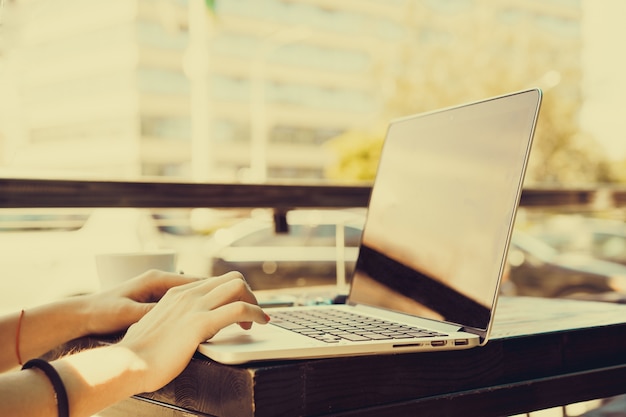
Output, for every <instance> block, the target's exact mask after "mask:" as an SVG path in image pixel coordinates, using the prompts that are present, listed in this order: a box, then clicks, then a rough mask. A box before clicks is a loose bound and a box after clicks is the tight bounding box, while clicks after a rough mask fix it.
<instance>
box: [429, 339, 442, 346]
mask: <svg viewBox="0 0 626 417" xmlns="http://www.w3.org/2000/svg"><path fill="white" fill-rule="evenodd" d="M430 345H431V346H445V345H446V341H445V340H433V341H432V342H430Z"/></svg>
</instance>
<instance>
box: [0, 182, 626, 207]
mask: <svg viewBox="0 0 626 417" xmlns="http://www.w3.org/2000/svg"><path fill="white" fill-rule="evenodd" d="M370 191H371V187H370V186H369V185H311V184H232V183H231V184H218V183H186V182H165V181H150V182H148V181H135V182H121V181H76V180H43V179H0V208H26V207H28V208H53V207H61V208H64V207H71V208H84V207H138V208H195V207H210V208H257V207H263V208H274V209H279V210H283V209H291V208H345V207H365V206H367V203H368V200H369V195H370ZM520 206H522V207H542V208H562V209H567V210H580V211H586V210H608V209H614V208H623V207H626V187H611V186H597V187H588V188H567V189H565V188H525V189H524V190H523V192H522V197H521V201H520Z"/></svg>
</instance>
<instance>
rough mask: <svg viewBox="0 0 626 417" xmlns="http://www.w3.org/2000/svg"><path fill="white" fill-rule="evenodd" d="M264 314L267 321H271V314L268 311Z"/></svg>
mask: <svg viewBox="0 0 626 417" xmlns="http://www.w3.org/2000/svg"><path fill="white" fill-rule="evenodd" d="M264 314H265V322H268V321H270V320H271V318H270V316H269V314H267V313H264Z"/></svg>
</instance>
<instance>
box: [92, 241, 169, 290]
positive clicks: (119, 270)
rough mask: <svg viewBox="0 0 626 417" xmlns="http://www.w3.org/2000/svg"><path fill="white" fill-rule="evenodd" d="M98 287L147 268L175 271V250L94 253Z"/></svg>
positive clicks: (113, 282) (107, 285)
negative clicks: (98, 281) (98, 280)
mask: <svg viewBox="0 0 626 417" xmlns="http://www.w3.org/2000/svg"><path fill="white" fill-rule="evenodd" d="M96 269H97V271H98V277H99V278H100V287H101V288H102V289H108V288H111V287H114V286H116V285H118V284H120V283H122V282H124V281H126V280H128V279H130V278H133V277H136V276H137V275H141V274H143V273H144V272H146V271H147V270H149V269H159V270H161V271H167V272H176V252H174V251H169V250H160V251H146V252H128V253H101V254H97V255H96Z"/></svg>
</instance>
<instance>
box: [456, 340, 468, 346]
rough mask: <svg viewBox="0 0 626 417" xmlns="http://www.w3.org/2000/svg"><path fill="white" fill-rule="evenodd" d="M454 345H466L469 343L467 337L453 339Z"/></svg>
mask: <svg viewBox="0 0 626 417" xmlns="http://www.w3.org/2000/svg"><path fill="white" fill-rule="evenodd" d="M454 345H455V346H467V345H469V340H467V339H459V340H455V341H454Z"/></svg>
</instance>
